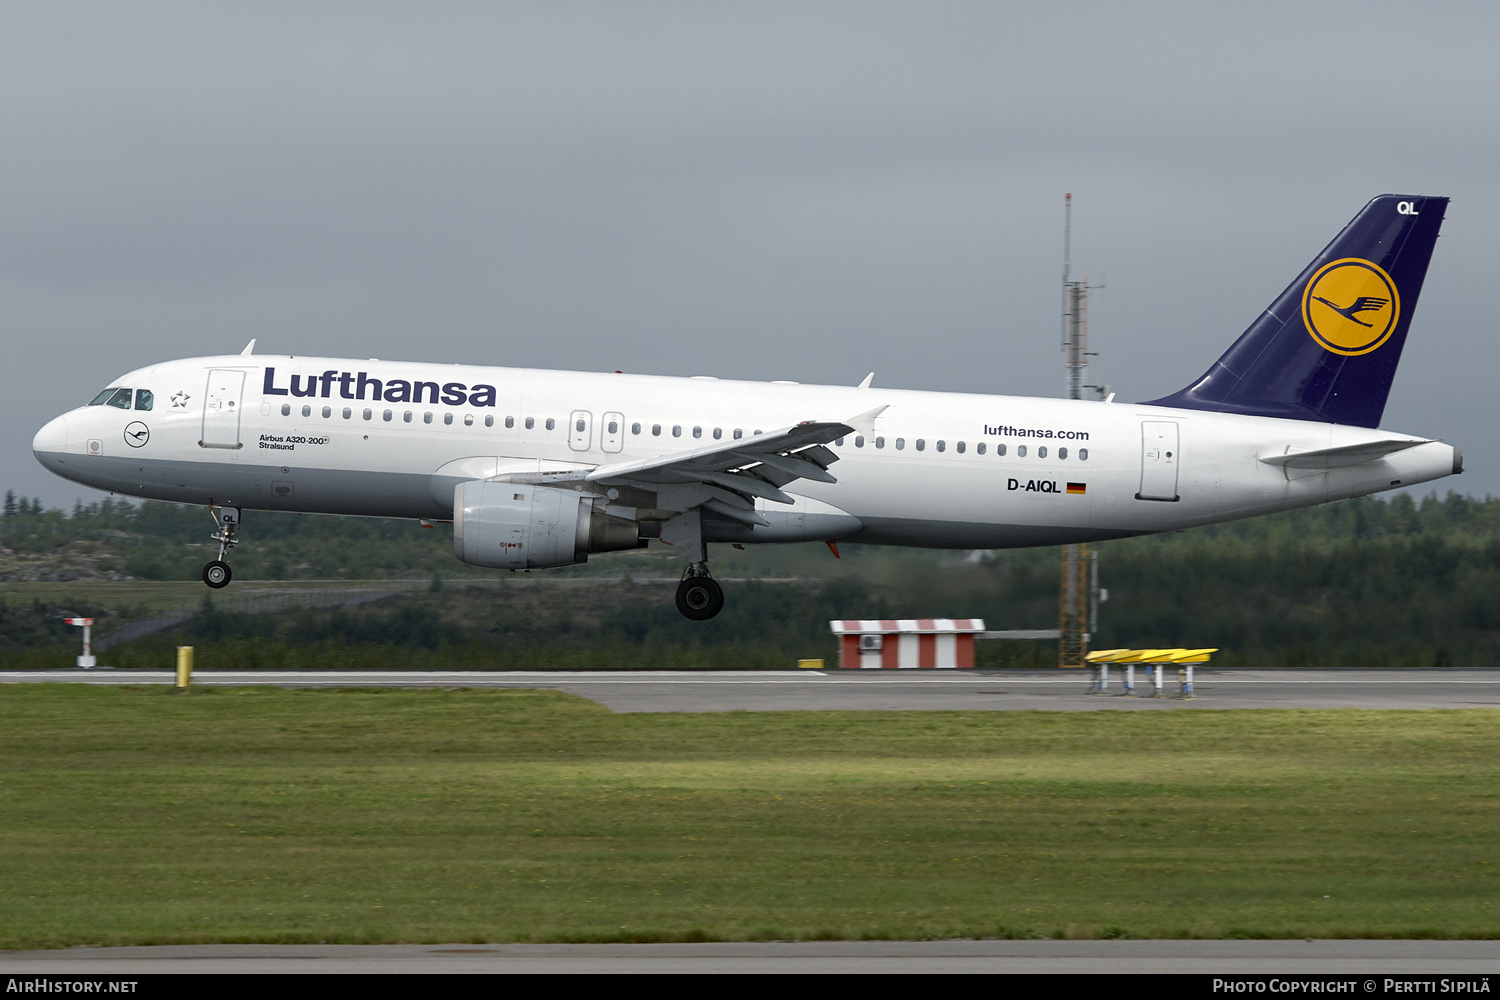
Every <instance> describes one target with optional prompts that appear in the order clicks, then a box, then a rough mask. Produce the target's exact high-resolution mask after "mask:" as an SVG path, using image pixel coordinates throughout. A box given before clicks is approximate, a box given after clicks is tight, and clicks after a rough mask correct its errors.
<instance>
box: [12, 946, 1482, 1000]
mask: <svg viewBox="0 0 1500 1000" xmlns="http://www.w3.org/2000/svg"><path fill="white" fill-rule="evenodd" d="M1497 970H1500V942H1497V941H804V942H793V941H772V942H726V943H706V944H429V945H415V944H404V945H256V944H217V945H158V946H153V947H132V948H69V949H64V950H58V951H25V952H22V951H11V952H0V973H9V974H28V973H29V974H50V975H92V976H106V975H112V976H126V977H128V976H131V975H152V974H161V973H180V972H192V973H220V974H231V975H232V974H244V973H260V972H277V973H294V974H302V975H306V974H317V973H326V974H346V973H379V974H384V975H390V974H400V973H410V974H423V975H430V974H433V973H518V974H519V973H613V974H619V973H643V974H653V973H654V974H662V973H704V972H711V973H789V972H790V973H872V972H873V973H887V974H903V973H904V974H923V975H931V974H933V973H964V972H971V973H972V972H984V973H1090V974H1096V975H1098V974H1112V975H1118V974H1122V973H1184V974H1197V975H1203V976H1226V975H1236V974H1238V975H1262V976H1264V975H1279V976H1296V975H1298V974H1304V975H1307V974H1311V975H1319V974H1321V975H1329V974H1346V975H1348V977H1349V978H1350V980H1352V981H1353V982H1354V983H1355V984H1357V988H1358V989H1359V990H1360V991H1363V992H1374V988H1366V987H1365V986H1364V983H1365V982H1366V981H1370V982H1374V983H1376V984H1377V985H1383V983H1382V977H1383V976H1386V975H1398V976H1412V975H1429V976H1434V977H1437V976H1447V977H1463V978H1465V979H1469V980H1471V981H1473V980H1479V979H1488V978H1490V974H1493V973H1495V972H1496V971H1497ZM1434 985H1436V984H1434ZM1480 988H1481V989H1482V987H1480ZM1491 988H1493V987H1491ZM1471 989H1472V987H1471ZM1429 992H1436V990H1435V989H1434V990H1429Z"/></svg>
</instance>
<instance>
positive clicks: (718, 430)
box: [714, 427, 724, 441]
mask: <svg viewBox="0 0 1500 1000" xmlns="http://www.w3.org/2000/svg"><path fill="white" fill-rule="evenodd" d="M723 436H724V428H722V427H715V428H714V440H715V441H717V440H719V439H720V438H722V437H723Z"/></svg>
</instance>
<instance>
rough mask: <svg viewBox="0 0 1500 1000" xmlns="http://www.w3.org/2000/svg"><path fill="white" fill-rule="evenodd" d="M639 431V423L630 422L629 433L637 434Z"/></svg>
mask: <svg viewBox="0 0 1500 1000" xmlns="http://www.w3.org/2000/svg"><path fill="white" fill-rule="evenodd" d="M640 432H641V425H640V424H631V425H630V433H632V434H639V433H640Z"/></svg>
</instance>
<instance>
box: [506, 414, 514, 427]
mask: <svg viewBox="0 0 1500 1000" xmlns="http://www.w3.org/2000/svg"><path fill="white" fill-rule="evenodd" d="M505 426H506V427H514V426H516V418H515V417H509V416H508V417H506V418H505Z"/></svg>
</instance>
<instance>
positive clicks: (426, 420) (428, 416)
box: [422, 412, 432, 424]
mask: <svg viewBox="0 0 1500 1000" xmlns="http://www.w3.org/2000/svg"><path fill="white" fill-rule="evenodd" d="M422 423H424V424H430V423H432V414H431V413H430V412H429V413H424V414H422Z"/></svg>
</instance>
